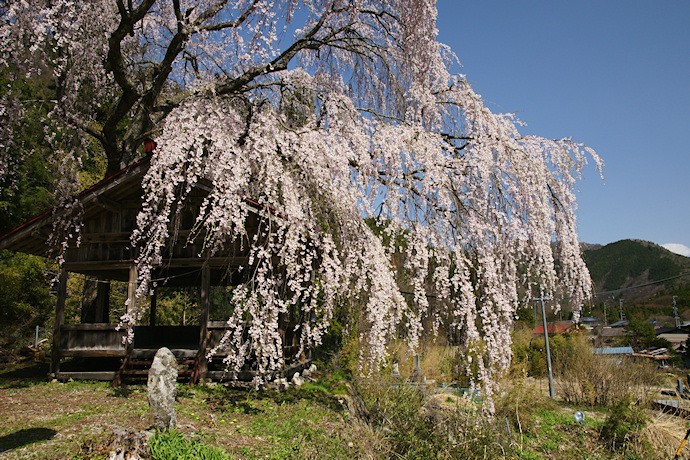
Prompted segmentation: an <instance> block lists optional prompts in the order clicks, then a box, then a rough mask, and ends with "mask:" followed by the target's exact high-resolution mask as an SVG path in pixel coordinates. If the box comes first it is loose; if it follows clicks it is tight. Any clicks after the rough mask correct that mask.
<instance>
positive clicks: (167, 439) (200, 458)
mask: <svg viewBox="0 0 690 460" xmlns="http://www.w3.org/2000/svg"><path fill="white" fill-rule="evenodd" d="M149 447H150V448H151V458H152V459H154V460H226V459H228V460H229V459H230V457H229V456H228V454H227V453H226V452H224V451H223V450H221V449H219V448H217V447H212V446H209V445H208V444H206V443H205V442H204V441H203V440H202V439H201V438H193V439H190V438H188V437H186V436H184V435H183V434H182V433H181V432H179V431H177V430H170V431H158V432H156V434H155V435H154V436H153V438H151V441H150V442H149Z"/></svg>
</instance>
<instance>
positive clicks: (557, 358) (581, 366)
mask: <svg viewBox="0 0 690 460" xmlns="http://www.w3.org/2000/svg"><path fill="white" fill-rule="evenodd" d="M553 363H554V375H555V376H557V377H559V378H558V379H557V385H558V390H559V392H560V395H561V396H562V397H563V399H564V400H565V401H566V402H568V403H571V404H578V405H583V404H584V405H589V406H608V405H611V404H615V403H616V402H618V401H620V400H621V399H622V398H623V397H624V396H625V395H626V394H627V393H631V394H632V395H633V396H634V397H635V398H636V399H638V400H645V399H646V398H647V396H648V394H649V390H650V388H651V387H652V386H653V385H655V384H656V383H657V379H658V374H657V370H656V366H655V365H654V363H651V362H635V361H633V360H631V359H629V358H625V357H621V358H617V357H609V356H603V355H595V354H593V353H592V351H591V349H590V346H589V344H587V342H586V340H585V339H584V337H582V336H570V337H568V338H567V340H566V346H564V347H563V348H561V349H559V350H557V352H556V353H555V354H554V361H553Z"/></svg>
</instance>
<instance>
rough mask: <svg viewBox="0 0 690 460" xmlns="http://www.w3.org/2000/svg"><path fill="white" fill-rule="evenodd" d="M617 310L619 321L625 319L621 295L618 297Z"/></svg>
mask: <svg viewBox="0 0 690 460" xmlns="http://www.w3.org/2000/svg"><path fill="white" fill-rule="evenodd" d="M618 311H619V312H620V315H621V321H623V320H624V319H625V314H624V313H623V297H621V298H620V299H618Z"/></svg>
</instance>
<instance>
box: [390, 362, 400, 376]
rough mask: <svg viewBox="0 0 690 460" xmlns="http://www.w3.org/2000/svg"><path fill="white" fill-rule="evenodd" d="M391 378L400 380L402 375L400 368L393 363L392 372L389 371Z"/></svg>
mask: <svg viewBox="0 0 690 460" xmlns="http://www.w3.org/2000/svg"><path fill="white" fill-rule="evenodd" d="M391 377H393V378H394V379H401V378H402V375H400V367H399V365H398V363H393V370H392V371H391Z"/></svg>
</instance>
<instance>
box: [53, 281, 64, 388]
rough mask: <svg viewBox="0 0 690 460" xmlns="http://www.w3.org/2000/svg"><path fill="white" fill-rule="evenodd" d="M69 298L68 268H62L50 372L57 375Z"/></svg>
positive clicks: (56, 304) (56, 303)
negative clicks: (66, 304) (61, 335)
mask: <svg viewBox="0 0 690 460" xmlns="http://www.w3.org/2000/svg"><path fill="white" fill-rule="evenodd" d="M66 299H67V270H65V269H64V268H61V269H60V274H59V275H58V288H57V301H56V302H55V328H54V330H53V350H52V353H51V357H50V372H51V373H52V374H53V376H54V377H57V374H58V372H60V333H61V329H62V325H63V324H64V323H65V300H66Z"/></svg>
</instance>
